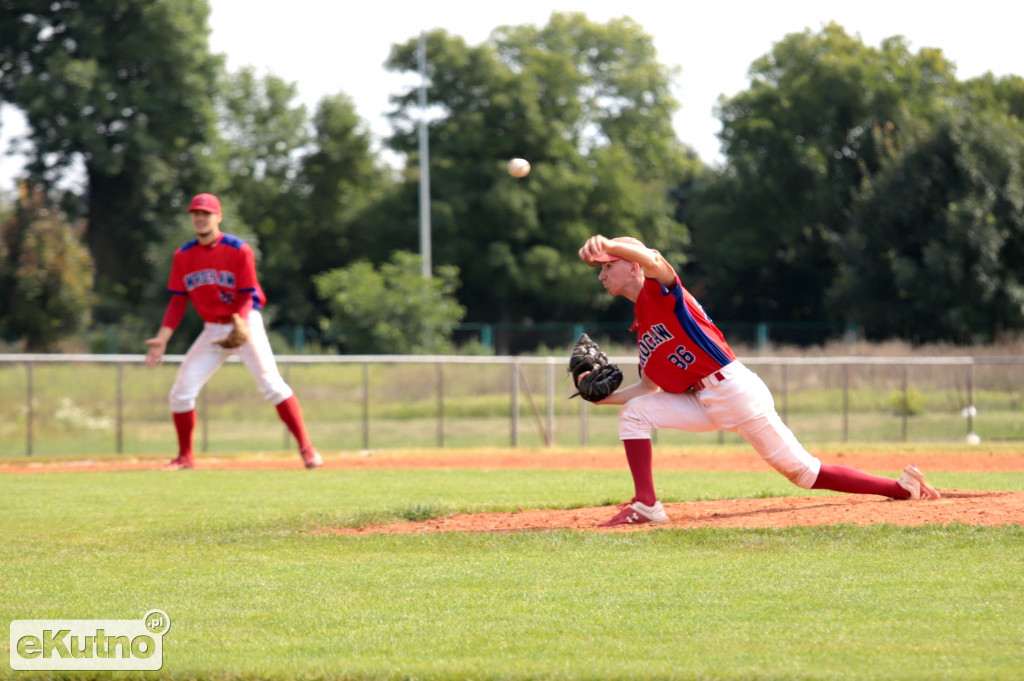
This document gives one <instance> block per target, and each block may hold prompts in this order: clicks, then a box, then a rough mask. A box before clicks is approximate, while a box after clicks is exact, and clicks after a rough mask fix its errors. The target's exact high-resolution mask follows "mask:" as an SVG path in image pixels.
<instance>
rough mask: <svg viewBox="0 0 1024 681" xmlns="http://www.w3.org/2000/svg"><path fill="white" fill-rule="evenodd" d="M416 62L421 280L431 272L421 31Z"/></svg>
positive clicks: (424, 59) (424, 47) (424, 61)
mask: <svg viewBox="0 0 1024 681" xmlns="http://www.w3.org/2000/svg"><path fill="white" fill-rule="evenodd" d="M417 61H418V62H419V71H420V92H419V104H420V128H419V132H420V146H419V148H420V258H421V260H422V263H421V266H422V271H423V278H424V279H429V278H430V276H431V271H432V270H433V265H432V263H431V255H430V145H429V142H428V139H427V45H426V37H425V35H424V33H423V31H422V30H421V31H420V40H419V49H418V50H417Z"/></svg>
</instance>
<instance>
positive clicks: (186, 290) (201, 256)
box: [167, 234, 266, 328]
mask: <svg viewBox="0 0 1024 681" xmlns="http://www.w3.org/2000/svg"><path fill="white" fill-rule="evenodd" d="M167 290H168V291H169V292H170V293H171V295H172V296H173V297H177V296H185V297H187V298H188V300H190V301H191V302H192V305H193V307H195V309H196V312H198V313H199V316H200V317H202V319H203V321H207V322H223V321H225V320H227V319H230V318H231V315H232V314H233V313H235V312H240V311H241V310H242V309H243V308H245V309H247V308H248V303H249V298H250V296H251V299H252V307H253V308H255V309H257V310H259V309H261V308H262V307H263V305H264V304H265V303H266V298H265V297H264V295H263V289H261V288H260V285H259V282H258V281H257V279H256V261H255V257H254V256H253V252H252V248H250V247H249V244H247V243H245V242H244V241H242V240H241V239H239V238H238V237H236V236H233V235H231V234H221V235H220V237H218V238H217V240H216V241H214V242H213V243H212V244H210V245H208V246H204V245H202V244H200V243H199V240H198V239H192V240H191V241H189V242H188V243H186V244H185V245H184V246H182V247H181V248H179V249H178V250H177V251H175V252H174V260H173V261H172V262H171V276H170V279H169V280H168V283H167ZM172 302H173V298H172ZM246 314H247V312H246ZM243 316H246V315H245V314H243ZM173 326H176V324H174V325H172V328H173Z"/></svg>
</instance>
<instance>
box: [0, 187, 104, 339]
mask: <svg viewBox="0 0 1024 681" xmlns="http://www.w3.org/2000/svg"><path fill="white" fill-rule="evenodd" d="M79 231H80V230H76V229H75V228H74V227H72V226H71V225H70V224H69V223H68V221H67V217H66V216H65V215H64V214H62V213H61V212H60V211H58V210H54V209H53V208H51V207H49V206H48V205H47V203H46V197H45V195H44V193H43V192H42V191H40V190H38V189H32V188H30V187H29V186H28V185H25V186H23V190H22V196H21V198H20V200H19V203H18V208H17V213H16V214H15V216H14V217H12V218H10V219H8V220H7V221H6V222H4V223H3V224H2V225H0V290H3V291H4V292H5V293H4V295H3V296H2V299H0V326H3V327H6V328H7V330H8V331H10V332H11V333H13V334H15V335H17V336H18V337H21V338H23V339H24V340H25V349H26V350H27V351H29V352H44V351H47V350H52V349H54V347H55V345H56V343H57V342H58V341H59V340H61V339H62V338H64V337H65V336H67V335H69V334H71V333H73V332H75V331H77V330H79V329H82V328H84V326H85V325H86V324H87V322H88V320H89V306H90V304H91V302H92V288H91V283H92V282H91V279H92V274H93V271H92V261H91V259H90V258H89V254H88V252H87V251H86V249H85V247H84V246H83V245H82V243H81V241H80V239H79V234H78V232H79Z"/></svg>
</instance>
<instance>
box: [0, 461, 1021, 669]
mask: <svg viewBox="0 0 1024 681" xmlns="http://www.w3.org/2000/svg"><path fill="white" fill-rule="evenodd" d="M879 472H884V471H879ZM888 473H892V472H891V471H890V472H888ZM929 479H930V480H932V481H933V482H934V483H936V484H938V485H939V486H942V487H954V488H960V489H1007V490H1021V489H1024V474H1022V473H1002V474H996V473H992V474H963V473H956V474H954V473H944V472H941V471H934V472H933V471H929ZM657 481H658V484H659V488H660V489H662V490H663V491H664V493H663V499H664V500H665V501H685V500H695V499H706V498H730V497H740V496H747V497H754V496H773V495H793V494H799V495H804V494H806V492H804V491H803V490H795V489H794V488H793V487H792V486H791V485H789V483H788V482H786V481H785V480H784V479H783V478H782V477H781V476H779V475H777V474H774V473H772V472H764V473H728V474H727V473H697V472H678V471H659V472H658V473H657ZM628 489H629V483H628V474H627V473H625V472H624V471H557V470H553V471H478V470H416V469H404V470H385V469H378V470H345V469H324V470H320V471H316V472H312V473H311V472H308V471H303V470H284V471H213V470H205V471H204V470H196V471H189V472H186V473H174V474H168V473H161V472H157V471H138V472H104V473H79V474H64V473H46V474H24V475H17V474H0V522H2V526H3V527H4V528H5V530H6V531H5V540H4V542H3V543H2V544H0V567H2V574H3V579H2V580H0V616H2V617H0V619H3V620H6V621H10V620H13V619H129V618H137V617H141V615H142V614H143V613H144V612H146V611H147V610H148V609H151V608H160V609H163V610H165V611H166V612H167V613H168V614H169V616H170V618H171V622H172V624H171V629H170V631H169V632H168V634H167V636H166V637H165V641H164V644H165V649H164V650H165V652H164V668H163V670H162V672H160V673H159V674H148V675H147V674H141V673H137V674H135V675H130V674H121V673H119V674H117V675H115V674H109V673H108V674H98V675H94V676H98V677H100V678H115V677H116V678H122V677H125V676H128V677H129V678H142V677H148V678H172V679H257V678H258V679H313V678H329V679H413V678H418V679H444V680H447V679H736V680H740V679H744V680H746V679H823V680H824V679H858V680H859V679H880V680H881V679H937V678H942V679H978V680H982V679H984V680H986V681H989V680H992V679H1017V678H1019V677H1020V669H1021V659H1022V658H1021V653H1020V650H1021V647H1020V646H1021V641H1022V640H1024V600H1022V599H1021V598H1020V593H1021V592H1022V588H1024V576H1022V575H1024V552H1022V551H1021V548H1020V547H1021V545H1022V541H1024V529H1022V528H1021V527H1019V526H1016V527H1005V528H977V527H971V526H957V525H954V526H949V527H917V528H903V527H893V526H876V527H870V528H855V527H851V526H833V527H818V528H793V529H786V530H657V531H654V532H641V533H632V532H621V533H589V532H572V531H555V532H524V533H481V534H430V535H390V536H387V535H369V536H338V535H333V534H323V533H317V532H316V530H318V529H323V528H327V527H339V526H360V525H363V524H366V523H369V522H382V521H388V520H395V519H403V518H405V519H422V518H424V517H429V516H433V515H444V514H447V513H453V512H460V511H499V510H500V511H507V510H515V509H519V508H542V507H551V508H567V507H573V506H589V505H596V504H603V503H614V502H618V501H621V500H622V499H623V497H624V496H625V495H626V494H627V493H628ZM814 494H825V493H814ZM53 675H54V673H53V672H48V673H46V674H33V673H28V672H13V671H11V670H10V669H9V668H7V667H6V665H3V666H0V677H4V678H12V679H26V678H54V676H53ZM67 676H68V678H76V679H77V678H91V677H90V676H89V675H85V674H80V675H75V674H68V675H67ZM58 678H59V677H58Z"/></svg>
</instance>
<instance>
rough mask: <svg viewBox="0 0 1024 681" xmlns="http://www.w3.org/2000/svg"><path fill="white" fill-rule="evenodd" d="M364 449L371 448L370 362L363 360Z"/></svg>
mask: <svg viewBox="0 0 1024 681" xmlns="http://www.w3.org/2000/svg"><path fill="white" fill-rule="evenodd" d="M363 450H364V451H369V450H370V363H369V362H363Z"/></svg>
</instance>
